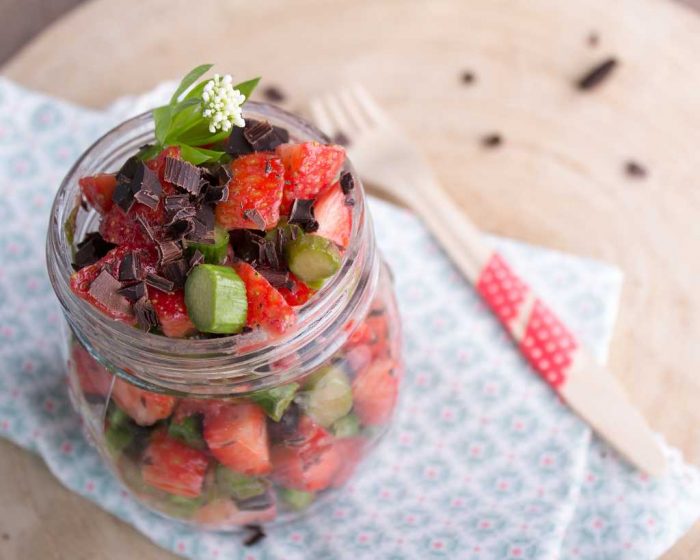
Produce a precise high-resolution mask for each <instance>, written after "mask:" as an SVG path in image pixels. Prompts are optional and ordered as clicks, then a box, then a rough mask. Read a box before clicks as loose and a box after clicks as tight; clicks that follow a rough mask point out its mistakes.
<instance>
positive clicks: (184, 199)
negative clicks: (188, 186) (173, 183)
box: [163, 194, 191, 212]
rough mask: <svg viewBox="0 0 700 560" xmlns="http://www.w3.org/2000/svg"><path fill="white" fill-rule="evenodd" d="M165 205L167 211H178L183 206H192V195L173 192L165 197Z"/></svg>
mask: <svg viewBox="0 0 700 560" xmlns="http://www.w3.org/2000/svg"><path fill="white" fill-rule="evenodd" d="M163 206H164V207H165V211H166V212H177V211H178V210H180V209H182V208H186V207H187V206H191V204H190V196H189V195H187V194H171V195H169V196H166V197H165V200H164V201H163Z"/></svg>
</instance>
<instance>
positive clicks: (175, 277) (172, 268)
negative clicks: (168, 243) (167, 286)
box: [163, 258, 189, 288]
mask: <svg viewBox="0 0 700 560" xmlns="http://www.w3.org/2000/svg"><path fill="white" fill-rule="evenodd" d="M188 270H189V265H188V263H187V262H186V261H185V259H184V258H180V259H177V260H176V261H173V262H170V263H167V264H165V265H163V276H165V277H166V278H167V279H168V280H170V281H171V282H172V283H173V284H175V287H176V288H182V287H183V286H184V285H185V280H187V272H188Z"/></svg>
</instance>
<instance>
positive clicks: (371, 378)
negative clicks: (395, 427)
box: [352, 360, 399, 426]
mask: <svg viewBox="0 0 700 560" xmlns="http://www.w3.org/2000/svg"><path fill="white" fill-rule="evenodd" d="M395 367H396V363H395V362H393V361H392V360H378V361H375V362H372V364H370V366H369V367H368V368H367V369H365V370H363V371H361V372H360V373H359V374H358V375H357V377H356V378H355V381H353V383H352V396H353V399H354V401H355V412H356V413H357V416H358V417H359V418H360V421H361V422H362V423H363V424H365V425H367V426H377V425H381V424H386V423H387V422H388V421H389V419H390V418H391V414H392V412H393V411H394V406H395V405H396V398H397V396H398V392H399V381H398V379H397V377H396V376H395V375H394V369H395Z"/></svg>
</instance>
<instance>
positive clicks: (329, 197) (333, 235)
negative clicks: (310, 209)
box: [314, 183, 352, 248]
mask: <svg viewBox="0 0 700 560" xmlns="http://www.w3.org/2000/svg"><path fill="white" fill-rule="evenodd" d="M314 216H315V217H316V221H317V222H318V230H317V231H316V235H320V236H321V237H325V238H326V239H330V240H331V241H333V242H335V243H336V244H337V245H339V246H340V247H342V248H345V247H347V246H348V243H349V242H350V233H351V232H352V207H351V206H348V205H347V204H345V195H344V194H343V191H342V189H341V188H340V184H339V183H333V185H331V186H330V187H329V188H327V189H326V190H324V191H323V192H322V193H321V194H320V195H319V197H318V198H317V199H316V202H314Z"/></svg>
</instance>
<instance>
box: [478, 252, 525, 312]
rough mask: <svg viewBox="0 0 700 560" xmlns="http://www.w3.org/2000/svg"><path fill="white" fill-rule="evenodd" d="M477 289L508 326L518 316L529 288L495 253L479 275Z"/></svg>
mask: <svg viewBox="0 0 700 560" xmlns="http://www.w3.org/2000/svg"><path fill="white" fill-rule="evenodd" d="M476 289H477V291H478V292H479V294H480V295H481V297H482V298H483V299H484V301H485V302H486V303H487V304H488V306H489V307H490V308H491V310H492V311H493V312H494V313H495V314H496V316H497V317H498V318H499V319H500V320H501V321H502V322H503V323H504V324H505V325H508V324H509V323H510V322H511V321H512V320H513V319H515V318H516V317H517V316H518V311H519V309H520V306H521V305H522V304H523V302H524V301H525V296H526V295H527V292H528V287H527V285H526V284H525V282H523V281H522V280H521V279H520V278H518V276H517V275H516V274H515V272H513V271H512V270H511V268H510V267H509V266H508V263H506V261H505V260H503V257H501V256H500V255H499V254H498V253H494V254H493V256H492V257H491V258H490V259H489V262H488V263H487V264H486V266H485V267H484V269H483V270H482V271H481V274H480V275H479V281H478V282H477V284H476Z"/></svg>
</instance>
